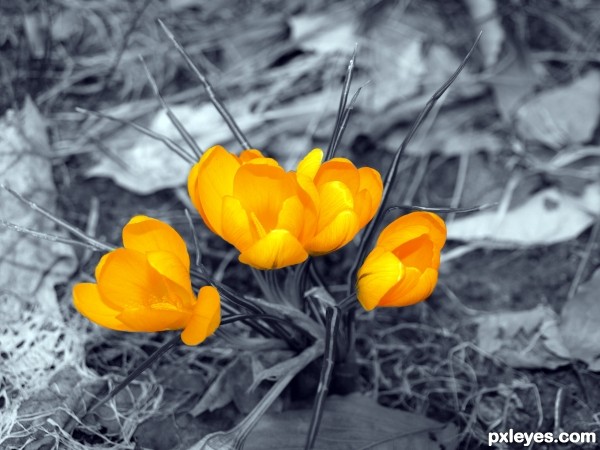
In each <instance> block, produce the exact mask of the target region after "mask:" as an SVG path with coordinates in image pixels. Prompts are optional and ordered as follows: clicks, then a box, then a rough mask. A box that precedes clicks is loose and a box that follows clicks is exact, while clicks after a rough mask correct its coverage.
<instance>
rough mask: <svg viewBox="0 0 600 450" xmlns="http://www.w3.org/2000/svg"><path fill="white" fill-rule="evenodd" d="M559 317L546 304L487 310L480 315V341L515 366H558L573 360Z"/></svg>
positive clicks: (478, 339) (553, 367)
mask: <svg viewBox="0 0 600 450" xmlns="http://www.w3.org/2000/svg"><path fill="white" fill-rule="evenodd" d="M557 319H558V317H557V315H556V313H555V312H554V311H553V310H552V309H551V308H550V307H548V306H544V305H539V306H537V307H535V308H534V309H531V310H527V311H510V312H497V313H491V314H486V315H484V316H482V317H480V318H478V319H477V324H478V328H477V342H478V345H479V347H480V348H481V349H482V350H484V351H486V352H488V353H490V354H493V355H495V356H497V357H498V358H500V359H502V360H503V361H504V362H505V363H506V364H508V365H509V366H511V367H521V368H529V369H539V368H547V369H556V368H557V367H560V366H564V365H565V364H568V363H569V361H570V359H569V358H570V353H569V350H568V349H567V348H566V347H565V346H564V344H563V341H562V337H561V335H560V330H559V327H558V322H557Z"/></svg>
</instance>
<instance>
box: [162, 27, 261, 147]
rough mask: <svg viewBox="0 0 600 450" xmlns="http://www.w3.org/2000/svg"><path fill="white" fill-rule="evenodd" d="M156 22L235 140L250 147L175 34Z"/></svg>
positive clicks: (243, 145)
mask: <svg viewBox="0 0 600 450" xmlns="http://www.w3.org/2000/svg"><path fill="white" fill-rule="evenodd" d="M158 23H159V24H160V26H161V28H162V29H163V31H164V32H165V34H166V35H167V37H168V38H169V40H170V41H171V42H172V43H173V45H174V46H175V48H176V49H177V51H178V52H179V53H180V54H181V56H182V57H183V59H184V60H185V62H186V63H187V65H188V67H189V68H190V69H192V72H194V74H195V75H196V77H198V79H199V80H200V83H202V85H203V86H204V89H205V90H206V93H207V94H208V97H209V98H210V101H211V102H212V104H213V105H214V106H215V108H216V109H217V111H218V112H219V114H220V115H221V117H222V118H223V120H224V121H225V123H226V124H227V126H228V127H229V129H230V130H231V132H232V133H233V135H234V136H235V138H236V140H237V141H238V142H239V143H240V145H241V146H242V148H243V149H244V150H247V149H249V148H252V147H251V146H250V144H249V143H248V139H246V136H244V133H242V130H240V127H238V125H237V123H235V120H234V119H233V117H232V116H231V114H229V111H227V108H225V105H224V104H223V102H221V100H219V98H218V97H217V95H216V94H215V90H214V89H213V87H212V85H211V84H210V82H209V81H208V79H207V78H206V76H205V75H204V74H203V73H202V71H201V70H200V69H199V68H198V66H196V65H195V64H194V62H193V61H192V59H191V58H190V55H188V53H187V52H186V51H185V49H184V48H183V46H182V45H181V44H180V43H179V42H178V41H177V39H176V38H175V35H174V34H173V33H172V32H171V30H169V29H168V28H167V26H166V25H165V24H164V23H163V21H162V20H160V19H158Z"/></svg>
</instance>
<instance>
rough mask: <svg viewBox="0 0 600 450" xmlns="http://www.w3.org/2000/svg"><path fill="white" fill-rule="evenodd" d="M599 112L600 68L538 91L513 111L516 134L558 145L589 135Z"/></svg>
mask: <svg viewBox="0 0 600 450" xmlns="http://www.w3.org/2000/svg"><path fill="white" fill-rule="evenodd" d="M599 115H600V71H598V70H591V71H589V72H587V73H586V74H585V75H583V76H582V77H581V78H578V79H576V80H574V81H573V82H571V83H569V84H567V85H564V86H559V87H557V88H554V89H550V90H548V91H546V92H542V93H541V94H540V95H538V96H537V97H535V98H534V99H532V100H531V101H529V102H528V103H526V104H525V105H523V106H522V107H521V108H519V110H518V111H517V115H516V125H517V130H518V132H519V134H520V135H521V136H522V137H523V138H525V139H530V140H534V141H538V142H541V143H543V144H545V145H547V146H549V147H551V148H554V149H560V148H561V147H564V146H565V145H569V144H581V143H584V142H587V141H589V140H590V139H591V138H592V135H593V133H594V130H595V129H596V126H597V124H598V116H599Z"/></svg>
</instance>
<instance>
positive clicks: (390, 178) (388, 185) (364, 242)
mask: <svg viewBox="0 0 600 450" xmlns="http://www.w3.org/2000/svg"><path fill="white" fill-rule="evenodd" d="M480 38H481V32H480V33H479V35H478V36H477V39H475V42H474V43H473V46H472V47H471V49H470V50H469V52H468V53H467V55H466V56H465V58H464V59H463V61H462V62H461V63H460V65H459V66H458V68H457V69H456V70H455V71H454V73H453V74H452V75H451V76H450V78H448V80H447V81H446V82H445V83H444V84H443V85H442V86H441V87H440V88H439V89H438V90H437V91H436V92H435V93H434V94H433V96H432V97H431V99H429V101H428V102H427V104H426V105H425V108H423V110H422V111H421V113H420V114H419V116H418V117H417V118H416V120H415V121H414V122H413V124H412V126H411V128H410V130H409V132H408V134H407V135H406V137H405V138H404V140H403V141H402V143H401V144H400V146H399V147H398V149H397V150H396V154H395V155H394V159H393V161H392V164H391V166H390V168H389V170H388V172H387V174H386V176H385V182H384V185H383V186H384V187H383V194H382V197H381V204H380V206H379V209H378V210H377V213H376V214H375V217H374V218H373V220H371V222H369V225H368V226H367V228H366V230H365V232H364V234H363V237H362V239H361V241H360V245H359V248H358V252H357V254H356V258H355V259H354V262H353V264H352V267H351V269H350V271H349V272H348V278H347V289H348V292H350V291H351V290H352V284H353V280H354V276H355V273H356V270H357V269H358V266H359V265H360V262H361V261H362V259H363V256H364V253H365V251H366V248H367V246H368V245H369V243H370V241H371V238H372V236H373V233H374V230H375V229H376V228H377V225H378V224H379V222H380V221H381V218H382V216H383V214H384V205H385V202H386V200H387V198H388V196H389V194H390V192H391V189H392V186H393V184H394V181H395V179H396V174H397V170H398V164H399V163H400V157H401V156H402V155H403V153H404V151H405V149H406V147H407V146H408V144H409V143H410V141H411V140H412V138H413V137H414V135H415V133H416V132H417V130H418V129H419V127H420V126H421V124H422V123H423V121H424V120H425V119H426V118H427V116H428V115H429V113H430V112H431V110H432V109H433V107H434V106H435V104H436V103H437V101H438V100H439V99H440V97H441V96H442V95H444V93H445V92H446V91H447V90H448V88H449V87H450V86H451V85H452V83H454V81H455V80H456V78H457V77H458V75H459V74H460V73H461V72H462V70H463V69H464V67H465V65H466V64H467V62H468V61H469V59H470V58H471V55H472V54H473V51H474V50H475V47H476V46H477V43H478V42H479V39H480Z"/></svg>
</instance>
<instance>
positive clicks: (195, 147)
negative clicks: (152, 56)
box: [140, 55, 203, 158]
mask: <svg viewBox="0 0 600 450" xmlns="http://www.w3.org/2000/svg"><path fill="white" fill-rule="evenodd" d="M140 60H141V61H142V65H143V66H144V70H145V71H146V76H147V77H148V81H149V82H150V86H151V87H152V90H153V91H154V95H155V96H156V97H157V98H158V101H159V102H160V104H161V106H162V108H163V109H164V110H165V112H166V113H167V117H168V118H169V120H170V121H171V123H172V124H173V126H174V127H175V128H176V129H177V131H178V132H179V134H180V135H181V137H182V139H183V140H184V141H185V142H186V144H187V145H188V146H189V147H190V149H191V150H192V154H193V155H194V156H195V157H196V158H200V157H201V156H202V153H203V152H202V149H201V148H200V147H199V146H198V144H197V143H196V141H195V140H194V138H193V137H192V136H191V135H190V133H188V131H187V130H186V129H185V127H184V126H183V124H182V123H181V122H180V121H179V119H178V118H177V116H176V115H175V114H174V113H173V111H172V110H171V108H170V107H169V105H168V104H167V102H166V101H165V99H164V98H163V96H162V95H161V93H160V90H159V89H158V84H156V80H155V79H154V77H153V76H152V73H151V72H150V69H148V66H147V65H146V62H145V61H144V58H143V57H142V56H141V55H140Z"/></svg>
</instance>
